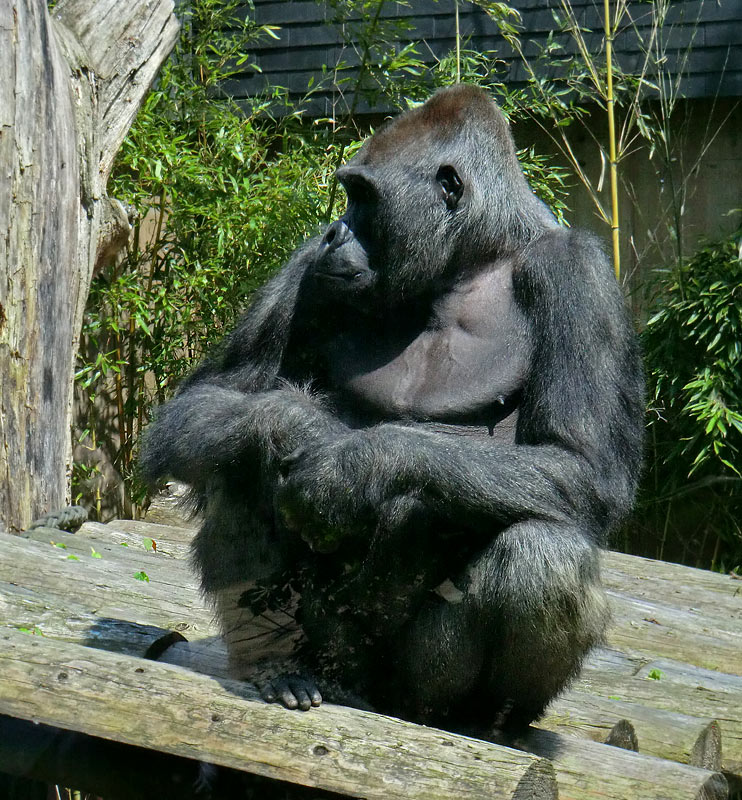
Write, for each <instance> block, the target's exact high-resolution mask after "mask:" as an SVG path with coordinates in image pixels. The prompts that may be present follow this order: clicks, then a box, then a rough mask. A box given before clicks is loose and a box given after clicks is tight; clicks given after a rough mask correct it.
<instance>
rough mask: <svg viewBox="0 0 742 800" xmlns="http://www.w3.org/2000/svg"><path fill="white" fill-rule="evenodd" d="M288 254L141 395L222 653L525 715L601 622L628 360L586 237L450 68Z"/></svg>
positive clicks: (444, 703)
mask: <svg viewBox="0 0 742 800" xmlns="http://www.w3.org/2000/svg"><path fill="white" fill-rule="evenodd" d="M337 177H338V179H339V180H340V182H341V183H342V185H343V186H344V188H345V190H346V192H347V196H348V206H347V211H346V213H345V215H344V216H343V217H342V218H341V219H339V220H337V221H335V222H333V223H332V224H331V225H330V226H329V227H328V228H327V230H326V231H325V233H324V235H323V236H322V237H321V238H319V237H318V238H315V239H312V240H310V241H309V242H307V243H306V244H304V245H303V246H302V247H300V248H299V249H298V250H297V251H296V252H295V254H294V256H293V257H292V259H291V260H290V262H289V263H288V265H287V266H286V267H285V268H284V269H283V270H282V271H281V272H280V273H279V274H278V275H277V276H276V277H275V278H274V279H273V280H272V281H270V282H269V283H268V284H267V285H266V286H265V287H264V289H263V290H262V291H261V292H260V293H259V295H258V296H257V297H256V299H255V301H254V302H253V303H252V305H251V307H250V308H249V310H248V311H247V313H246V315H245V316H244V318H243V319H242V321H241V323H240V324H239V326H238V327H237V329H236V330H235V331H234V332H233V333H232V335H231V336H229V337H228V338H227V340H226V341H225V342H224V344H223V346H222V347H221V349H220V350H219V351H218V352H217V353H216V354H214V355H213V356H212V357H211V358H210V359H208V360H207V361H206V362H204V363H203V364H202V365H201V366H199V367H198V368H197V369H196V371H195V372H194V373H193V374H192V375H191V377H190V378H189V379H187V380H186V381H185V383H184V384H183V385H182V386H181V387H180V389H179V391H178V393H177V394H176V396H175V397H174V399H172V400H171V401H170V402H169V403H167V404H166V405H165V406H164V407H163V408H162V409H161V410H160V411H159V413H158V415H157V416H156V419H155V421H154V423H153V424H152V425H151V426H150V429H149V431H148V433H147V435H146V437H145V440H144V444H143V448H142V450H143V452H142V467H143V472H144V474H145V476H146V477H147V478H148V479H149V480H150V481H154V480H156V479H158V478H160V477H163V476H166V475H170V476H173V477H175V478H177V479H180V480H182V481H185V482H187V483H189V484H190V485H191V486H192V487H193V489H194V492H195V495H196V497H197V500H198V503H199V504H200V507H201V509H202V511H203V514H204V523H203V527H202V528H201V530H200V532H199V533H198V535H197V537H196V540H195V544H194V556H195V562H196V564H197V565H198V567H199V569H200V572H201V576H202V581H203V588H204V590H205V591H206V593H207V594H208V595H209V596H210V597H211V598H212V599H213V601H214V603H215V606H216V608H217V611H218V614H219V617H220V620H221V623H222V626H223V629H224V635H225V637H226V640H227V643H228V646H229V651H230V662H231V667H232V669H233V670H234V672H235V674H236V675H237V676H239V677H243V678H246V679H248V680H251V681H254V682H255V683H256V684H257V685H258V686H259V687H260V690H261V693H262V695H263V697H264V698H265V699H266V700H269V701H270V700H273V701H278V702H282V703H283V704H284V705H285V706H287V707H288V708H301V709H308V708H309V707H310V706H311V705H318V704H319V703H320V702H321V699H322V697H321V695H320V689H321V691H322V693H323V694H324V696H325V697H326V698H328V699H331V700H335V701H337V702H345V703H349V704H355V705H362V706H364V707H368V708H374V709H376V710H378V711H381V712H385V713H392V714H397V715H400V716H404V717H406V718H408V719H412V720H416V721H420V722H425V723H429V724H437V725H441V726H443V727H447V728H449V729H452V730H469V731H473V730H478V729H480V728H482V729H486V728H487V727H493V726H497V727H499V728H500V729H502V730H505V731H507V730H510V731H517V730H519V729H520V728H521V727H522V726H524V725H526V724H527V723H529V722H530V721H532V720H533V719H535V718H536V717H538V715H539V714H541V713H542V712H543V710H544V708H545V706H546V704H547V703H548V702H549V701H550V700H551V698H553V697H554V695H555V694H556V693H557V692H559V691H560V689H562V688H563V687H564V686H565V684H566V683H567V682H568V681H569V680H570V679H571V678H573V677H574V675H575V674H576V672H577V670H578V669H579V667H580V664H581V662H582V660H583V658H584V656H585V655H586V653H587V652H588V651H589V650H590V648H591V647H592V646H593V645H595V644H596V643H597V642H599V641H600V639H601V636H602V634H603V630H604V627H605V622H606V604H605V599H604V596H603V594H602V590H601V587H600V578H599V566H598V548H599V545H600V543H601V542H603V541H604V539H605V537H606V535H607V534H608V533H609V532H610V531H611V529H612V528H613V527H614V526H615V525H616V524H617V523H618V522H619V521H620V520H621V519H622V518H623V517H624V516H625V515H626V514H627V512H628V511H629V510H630V508H631V505H632V501H633V496H634V491H635V485H636V480H637V475H638V472H639V469H640V457H641V447H642V427H643V425H642V410H643V403H642V400H643V397H642V373H641V367H640V360H639V354H638V349H637V345H636V341H635V337H634V334H633V332H632V329H631V326H630V323H629V320H628V317H627V313H626V310H625V307H624V303H623V298H622V293H621V290H620V288H619V286H618V284H617V283H616V281H615V279H614V277H613V275H612V272H611V269H610V267H609V265H608V263H607V260H606V258H605V256H604V255H603V253H602V252H601V249H600V247H599V246H598V244H597V243H596V241H595V240H594V239H593V238H591V237H590V236H589V235H586V234H585V233H581V232H579V231H575V230H569V229H566V228H563V227H561V226H559V225H558V224H557V223H556V222H555V220H554V218H553V217H552V215H551V213H550V212H549V211H548V209H547V208H546V207H545V206H544V204H543V203H542V202H541V201H540V200H538V199H537V198H536V197H535V195H534V194H533V193H532V191H531V189H530V188H529V186H528V184H527V183H526V180H525V178H524V176H523V174H522V172H521V169H520V167H519V165H518V161H517V159H516V155H515V150H514V147H513V142H512V138H511V136H510V132H509V129H508V125H507V122H506V120H505V118H504V117H503V115H502V113H501V112H500V111H499V109H498V108H497V106H496V105H495V104H494V103H492V102H491V101H490V100H489V99H488V97H487V96H486V95H485V94H484V92H482V91H481V90H479V89H477V88H475V87H472V86H465V85H459V86H455V87H453V88H449V89H444V90H441V91H439V92H437V93H436V94H435V95H434V96H433V97H432V98H431V99H430V100H428V102H427V103H425V104H424V105H422V106H420V107H418V108H415V109H413V110H411V111H408V112H407V113H405V114H403V115H402V116H400V117H399V118H397V119H396V120H394V121H392V122H391V123H388V124H387V125H386V126H385V127H383V128H381V129H380V130H379V131H378V132H377V133H375V134H374V135H373V136H372V137H371V138H370V139H369V140H368V141H367V142H366V143H365V145H364V146H363V148H362V149H361V150H360V152H359V153H358V155H356V156H355V157H354V158H353V159H352V160H351V161H350V163H348V164H347V165H346V166H344V167H342V168H341V169H339V170H338V173H337Z"/></svg>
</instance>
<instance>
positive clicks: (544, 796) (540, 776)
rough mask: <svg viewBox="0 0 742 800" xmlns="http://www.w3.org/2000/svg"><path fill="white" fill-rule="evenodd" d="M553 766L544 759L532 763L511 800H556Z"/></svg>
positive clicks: (556, 789)
mask: <svg viewBox="0 0 742 800" xmlns="http://www.w3.org/2000/svg"><path fill="white" fill-rule="evenodd" d="M558 798H559V790H558V788H557V780H556V772H555V770H554V765H553V764H552V763H551V761H549V760H548V759H546V758H540V759H539V760H538V761H534V762H533V764H531V765H530V766H529V767H528V769H527V770H526V771H525V772H524V773H523V777H522V778H521V779H520V780H519V781H518V785H517V786H516V787H515V792H514V794H513V800H558Z"/></svg>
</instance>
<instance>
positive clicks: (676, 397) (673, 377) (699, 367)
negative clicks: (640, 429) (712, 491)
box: [644, 231, 742, 477]
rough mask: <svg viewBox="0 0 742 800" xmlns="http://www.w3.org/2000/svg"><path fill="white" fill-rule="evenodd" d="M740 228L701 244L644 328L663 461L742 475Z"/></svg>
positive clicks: (689, 471) (701, 470)
mask: <svg viewBox="0 0 742 800" xmlns="http://www.w3.org/2000/svg"><path fill="white" fill-rule="evenodd" d="M741 236H742V231H740V232H737V233H736V234H734V235H733V236H730V237H728V238H727V239H724V240H722V241H721V242H716V243H713V244H709V245H707V246H705V247H703V248H701V249H700V250H699V251H698V252H697V253H696V254H695V256H693V258H691V259H690V260H689V261H688V262H686V263H685V264H684V265H682V266H681V268H680V269H679V271H678V272H677V277H676V278H675V279H674V280H672V281H671V282H670V284H669V285H667V286H666V289H665V292H663V295H662V296H661V298H660V300H659V302H660V304H661V306H660V308H659V310H658V311H657V313H656V314H655V315H654V316H653V317H652V318H651V319H650V320H649V322H648V323H647V328H646V331H645V333H644V345H645V348H646V356H647V364H648V367H649V375H650V381H651V391H652V402H653V405H654V407H655V411H656V413H655V414H654V415H653V418H652V420H651V425H652V426H653V427H654V428H656V429H657V432H658V433H660V432H661V433H660V435H661V438H662V440H663V441H666V443H667V449H666V451H665V454H664V455H663V459H664V461H665V463H669V461H670V460H671V459H673V460H676V463H677V464H678V468H679V469H682V470H683V471H686V470H687V475H688V476H692V475H694V474H700V473H704V474H729V475H736V476H739V477H742V453H741V450H742V261H741V260H740V256H739V246H740V245H739V242H740V237H741Z"/></svg>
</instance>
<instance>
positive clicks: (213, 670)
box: [0, 520, 742, 800]
mask: <svg viewBox="0 0 742 800" xmlns="http://www.w3.org/2000/svg"><path fill="white" fill-rule="evenodd" d="M192 535H193V529H189V528H184V527H179V526H177V527H176V526H169V525H156V524H152V523H141V522H133V521H127V520H118V521H114V522H112V523H110V524H108V525H100V524H97V523H86V524H85V525H84V526H83V528H82V529H81V530H80V531H78V533H76V534H74V535H72V534H64V533H61V532H59V531H53V530H50V529H39V530H36V531H31V532H29V533H27V534H26V536H27V537H29V538H19V537H13V536H8V535H0V553H1V556H0V714H1V715H5V716H4V717H0V772H7V773H11V774H15V775H26V776H32V777H39V778H43V779H44V780H52V779H55V776H53V775H49V774H48V772H49V768H48V764H46V765H45V764H43V763H42V762H43V759H41V757H40V756H39V753H41V751H43V750H45V748H46V749H47V750H48V746H49V744H48V743H49V738H50V737H51V736H53V735H54V729H63V730H65V731H77V732H79V733H81V734H84V735H85V736H88V737H98V739H96V741H98V740H99V739H104V740H108V741H110V742H112V743H120V744H119V745H115V744H112V745H111V747H120V746H121V745H136V746H137V747H140V748H146V749H145V750H138V751H134V752H135V753H136V758H135V759H134V767H133V768H134V769H136V771H137V772H138V773H139V774H140V775H142V774H144V775H147V774H152V775H154V774H155V772H156V773H157V775H158V779H159V780H160V783H162V780H163V773H167V775H166V776H165V778H164V781H165V785H168V784H167V780H169V779H171V778H172V776H176V777H177V780H178V781H180V784H179V786H180V788H179V789H178V790H177V792H176V787H175V785H173V792H174V793H173V797H178V798H183V797H189V796H192V794H193V793H192V794H189V793H188V792H189V791H190V789H189V787H188V786H185V788H184V783H183V782H184V781H186V782H188V781H190V780H191V778H189V777H187V776H189V775H198V769H197V767H196V766H195V764H194V763H193V760H201V761H205V762H209V763H212V764H217V765H222V766H224V767H229V768H231V769H236V770H240V771H243V772H246V773H253V774H255V775H262V776H266V777H268V778H273V779H277V780H281V781H285V782H288V783H291V784H303V785H305V786H311V787H316V788H317V789H319V790H323V791H327V792H335V793H339V794H341V795H347V796H351V797H366V798H379V800H387V798H407V799H411V798H420V799H421V800H422V799H423V798H425V800H438V798H441V800H442V799H443V798H446V799H448V798H450V797H451V796H454V795H455V796H458V797H462V798H482V799H483V800H484V798H490V799H491V798H518V799H519V800H531V798H532V799H533V800H551V799H552V798H557V797H559V798H562V799H563V800H565V799H567V798H574V800H598V798H600V799H601V800H614V799H615V800H618V799H619V798H622V799H623V800H638V799H639V798H654V799H656V800H664V799H665V798H667V799H668V800H684V798H699V799H700V798H704V800H716V798H719V799H721V798H726V797H742V580H739V579H736V578H734V577H732V576H724V575H718V574H714V573H710V572H705V571H701V570H694V569H689V568H687V567H679V566H676V565H671V564H666V563H662V562H657V561H651V560H647V559H640V558H636V557H631V556H624V555H620V554H616V553H608V554H606V556H605V560H604V582H605V585H606V587H607V590H608V593H609V597H610V602H611V606H612V611H613V623H612V625H611V628H610V631H609V635H608V643H607V645H608V646H607V647H606V648H605V649H603V650H601V651H600V652H598V653H597V654H596V655H595V656H594V657H593V658H592V659H591V661H590V663H589V664H588V665H587V667H586V669H585V670H584V672H583V674H582V676H581V677H580V679H579V680H578V681H577V682H576V683H575V685H574V686H573V688H572V689H571V690H570V691H569V692H567V693H566V694H565V695H563V696H562V697H560V698H559V699H557V700H556V701H555V702H554V703H553V704H552V706H551V707H550V709H549V712H548V713H547V715H546V717H545V718H544V719H543V720H542V721H541V722H540V723H539V725H538V727H537V728H534V729H533V732H532V734H530V735H529V737H527V739H526V740H524V741H522V742H519V743H517V744H518V746H519V748H521V749H514V748H510V747H502V746H499V745H497V744H493V743H489V742H483V741H479V740H476V739H470V738H467V737H463V736H457V735H453V734H450V733H447V732H443V731H438V730H435V729H431V728H425V727H422V726H418V725H412V724H410V723H406V722H402V721H400V720H396V719H392V718H389V717H384V716H381V715H377V714H371V713H368V712H362V711H357V710H354V709H348V708H342V707H338V706H332V705H324V706H322V707H321V708H319V709H313V710H312V711H310V712H308V713H301V712H290V711H287V710H285V709H283V708H280V707H278V706H272V705H266V704H265V703H263V702H261V701H260V700H259V699H258V698H257V696H256V694H255V693H254V691H253V690H252V689H251V687H249V686H247V685H245V684H242V683H238V682H235V681H232V680H230V679H229V678H227V677H226V654H225V651H224V647H223V645H222V643H221V641H220V639H219V636H218V631H217V628H216V626H215V624H214V620H213V618H212V614H211V612H210V610H209V609H208V608H207V607H206V606H205V604H204V602H203V600H202V598H201V596H200V593H199V591H198V588H197V581H196V578H195V576H194V575H193V573H192V572H191V570H190V568H189V565H188V563H187V561H186V556H187V553H188V546H189V541H190V538H191V537H192ZM170 632H177V633H178V634H180V636H182V637H184V638H185V639H186V640H187V641H179V642H177V643H176V644H174V645H173V646H171V647H170V648H169V649H168V650H167V651H166V652H165V654H164V656H163V658H165V659H167V661H169V662H174V663H163V662H160V661H157V662H155V661H150V660H144V658H143V655H144V653H145V651H146V650H147V648H148V647H149V646H150V645H152V644H153V643H155V642H157V641H158V640H160V639H161V638H162V637H163V636H165V635H166V634H168V633H170ZM174 638H176V639H177V638H179V637H174ZM36 723H41V724H42V726H51V727H48V728H45V727H42V726H38V725H36V727H34V725H35V724H36ZM78 741H80V740H78ZM90 741H93V740H92V739H91V740H90ZM606 743H610V744H606ZM611 744H612V745H618V746H610V745H611ZM632 750H636V751H638V752H631V751H632ZM117 752H118V751H117ZM126 752H129V751H126ZM162 754H169V755H167V756H163V755H162ZM37 756H39V757H37ZM173 757H177V758H173ZM150 758H151V759H153V760H152V764H155V763H156V764H158V766H157V768H156V769H155V768H154V767H152V766H151V765H148V759H150ZM116 759H117V760H118V762H120V761H121V758H120V757H119V756H116ZM157 759H160V760H159V761H157ZM162 759H170V760H169V761H163V760H162ZM182 759H189V761H183V760H182ZM101 763H102V762H101ZM163 765H165V766H163ZM184 765H185V766H184ZM191 767H192V769H190V768H191ZM60 768H62V767H60ZM63 768H64V769H66V770H70V769H71V770H72V773H71V778H74V776H75V773H74V764H64V765H63ZM189 770H190V771H189ZM99 773H100V774H98V775H97V776H96V774H94V771H93V772H92V773H90V775H88V777H87V780H88V781H89V782H92V784H95V785H89V786H82V787H80V788H86V789H90V790H95V791H97V792H99V793H103V792H104V791H105V790H106V789H107V785H106V770H104V769H100V770H99ZM184 775H185V776H186V777H185V778H184V777H183V776H184ZM67 777H68V774H67V773H66V774H65V778H67ZM172 780H175V778H172ZM152 785H153V786H154V783H153V784H152ZM158 786H159V788H158V789H157V791H156V792H155V793H154V794H152V795H151V796H153V797H164V798H166V797H167V794H163V789H162V785H160V784H158ZM153 791H154V790H153ZM125 796H129V795H125ZM131 796H132V797H134V796H136V797H140V796H141V797H145V796H149V795H147V794H146V793H144V794H132V795H131ZM312 796H313V797H317V796H321V795H317V794H316V793H315V794H313V795H312Z"/></svg>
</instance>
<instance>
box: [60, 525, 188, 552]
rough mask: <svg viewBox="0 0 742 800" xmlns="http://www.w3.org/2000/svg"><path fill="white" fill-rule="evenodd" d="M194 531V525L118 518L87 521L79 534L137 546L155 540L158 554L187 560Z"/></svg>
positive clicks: (104, 540)
mask: <svg viewBox="0 0 742 800" xmlns="http://www.w3.org/2000/svg"><path fill="white" fill-rule="evenodd" d="M194 534H195V530H194V529H193V528H177V527H175V526H173V525H159V524H155V523H152V522H140V521H139V520H133V519H114V520H112V521H111V522H108V523H106V524H105V525H103V524H102V523H100V522H86V523H85V524H84V525H83V526H82V527H81V528H80V530H78V531H77V533H76V534H75V535H76V536H81V537H85V538H87V539H90V540H91V541H96V542H109V543H112V544H113V543H117V544H118V543H121V542H126V543H127V544H130V545H133V546H135V547H142V546H143V542H144V541H145V540H146V539H152V540H153V541H154V542H155V543H156V546H157V552H158V553H161V554H164V555H167V556H172V557H173V558H179V559H182V560H187V559H188V558H189V557H190V552H191V541H192V539H193V536H194Z"/></svg>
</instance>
